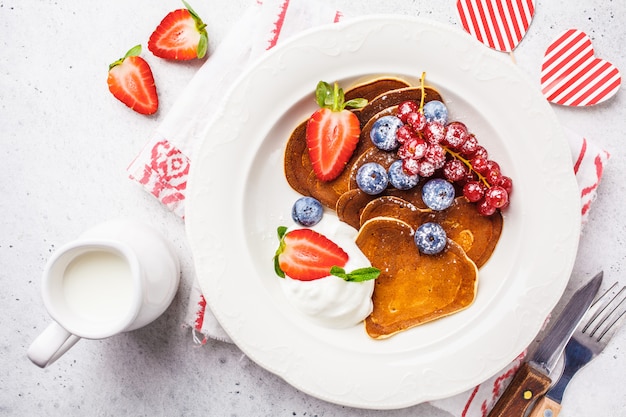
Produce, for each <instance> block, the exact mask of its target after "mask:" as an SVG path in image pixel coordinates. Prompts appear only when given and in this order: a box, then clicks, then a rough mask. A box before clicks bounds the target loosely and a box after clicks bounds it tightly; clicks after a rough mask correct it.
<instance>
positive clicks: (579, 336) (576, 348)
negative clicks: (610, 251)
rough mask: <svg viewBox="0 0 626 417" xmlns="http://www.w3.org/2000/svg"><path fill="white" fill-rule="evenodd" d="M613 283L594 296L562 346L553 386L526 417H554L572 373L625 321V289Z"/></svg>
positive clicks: (587, 361)
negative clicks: (561, 361)
mask: <svg viewBox="0 0 626 417" xmlns="http://www.w3.org/2000/svg"><path fill="white" fill-rule="evenodd" d="M618 289H619V286H618V284H617V282H616V283H615V284H613V285H612V286H611V288H609V289H608V290H606V291H605V292H604V293H603V294H602V295H601V296H600V297H598V298H597V299H596V300H595V301H594V302H593V304H591V307H589V311H587V314H586V315H585V317H584V318H583V320H582V322H581V324H580V325H579V326H578V328H577V329H576V331H575V332H574V334H573V335H572V338H571V339H570V340H569V342H568V343H567V345H566V346H565V351H564V357H565V367H564V368H563V373H562V374H561V377H560V378H559V380H558V381H557V383H556V384H555V385H553V386H552V387H551V388H550V389H549V390H548V392H546V394H545V396H544V397H542V398H541V399H539V400H538V401H537V404H536V405H535V407H534V408H533V410H532V412H531V413H530V415H529V417H556V416H557V415H558V414H559V411H560V410H561V401H562V400H563V394H564V393H565V388H567V384H569V382H570V381H571V379H572V378H573V377H574V375H575V374H576V372H578V371H579V370H580V369H581V368H583V367H584V366H585V365H586V364H588V363H589V362H590V361H591V360H592V359H593V358H595V357H596V356H598V355H599V354H600V353H601V352H602V351H603V350H604V348H605V347H606V345H607V344H608V343H609V341H610V340H611V338H612V337H613V335H614V334H615V333H616V332H617V330H618V329H619V327H620V325H621V324H622V323H623V322H624V319H625V318H626V286H623V287H622V288H621V289H619V290H618Z"/></svg>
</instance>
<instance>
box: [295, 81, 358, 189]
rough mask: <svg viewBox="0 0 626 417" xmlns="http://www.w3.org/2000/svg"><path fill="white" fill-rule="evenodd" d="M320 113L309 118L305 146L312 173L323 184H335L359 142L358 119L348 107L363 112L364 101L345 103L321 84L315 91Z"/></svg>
mask: <svg viewBox="0 0 626 417" xmlns="http://www.w3.org/2000/svg"><path fill="white" fill-rule="evenodd" d="M315 96H316V99H317V103H318V105H319V106H320V109H319V110H317V111H316V112H315V113H313V115H312V116H311V117H310V118H309V120H308V122H307V127H306V143H307V147H308V151H309V159H310V160H311V164H312V166H313V172H315V176H316V177H317V178H318V179H319V180H320V181H332V180H334V179H335V178H337V177H338V176H339V174H341V172H342V171H343V170H344V168H345V166H346V164H347V162H348V160H349V159H350V157H351V156H352V154H353V153H354V149H355V148H356V146H357V144H358V142H359V135H360V134H361V126H360V124H359V119H358V118H357V117H356V115H355V114H354V113H352V112H351V111H350V110H348V109H347V108H346V107H352V108H360V107H363V106H364V105H365V104H367V100H365V99H353V100H349V101H347V102H344V93H343V90H342V89H341V88H339V86H338V84H337V83H335V84H334V86H331V85H330V84H328V83H326V82H324V81H320V82H319V83H318V84H317V88H316V90H315Z"/></svg>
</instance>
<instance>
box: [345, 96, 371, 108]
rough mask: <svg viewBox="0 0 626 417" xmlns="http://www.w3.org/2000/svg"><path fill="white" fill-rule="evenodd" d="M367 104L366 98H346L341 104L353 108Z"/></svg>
mask: <svg viewBox="0 0 626 417" xmlns="http://www.w3.org/2000/svg"><path fill="white" fill-rule="evenodd" d="M366 104H367V99H364V98H353V99H352V100H348V101H346V103H345V104H344V105H343V106H344V107H345V108H348V107H350V108H353V109H361V108H363V107H365V105H366Z"/></svg>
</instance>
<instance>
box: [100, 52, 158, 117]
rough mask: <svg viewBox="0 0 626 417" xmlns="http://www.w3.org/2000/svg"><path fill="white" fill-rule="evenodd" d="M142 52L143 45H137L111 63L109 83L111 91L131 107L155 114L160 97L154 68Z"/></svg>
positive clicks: (140, 111) (143, 112) (141, 111)
mask: <svg viewBox="0 0 626 417" xmlns="http://www.w3.org/2000/svg"><path fill="white" fill-rule="evenodd" d="M140 53H141V45H137V46H135V47H133V48H131V49H130V50H129V51H128V52H127V53H126V55H124V57H123V58H120V59H118V60H117V61H115V62H113V63H112V64H111V65H109V75H108V78H107V84H108V85H109V91H111V93H113V95H114V96H115V97H116V98H117V99H118V100H120V101H121V102H122V103H124V104H126V105H127V106H128V107H130V108H131V109H133V110H135V111H136V112H138V113H141V114H153V113H155V112H156V111H157V109H158V108H159V99H158V96H157V90H156V85H155V84H154V77H153V76H152V70H151V69H150V66H149V65H148V63H147V62H146V61H145V60H144V59H143V58H141V57H140V56H139V54H140Z"/></svg>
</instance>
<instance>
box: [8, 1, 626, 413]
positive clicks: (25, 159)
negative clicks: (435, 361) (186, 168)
mask: <svg viewBox="0 0 626 417" xmlns="http://www.w3.org/2000/svg"><path fill="white" fill-rule="evenodd" d="M249 1H254V0H249ZM326 2H327V3H329V4H333V5H335V6H336V7H338V8H339V9H341V10H344V11H345V14H346V15H356V14H363V13H380V12H385V13H389V12H397V13H401V14H409V15H418V16H422V17H427V18H432V19H435V20H438V21H441V22H444V23H449V24H451V25H457V26H458V25H459V23H458V19H457V16H456V11H455V8H454V5H455V1H453V0H445V1H441V2H432V1H431V2H427V1H415V0H402V1H400V0H396V1H393V2H374V1H372V2H362V1H358V0H326ZM247 4H248V2H247V1H243V0H238V1H218V0H204V1H195V2H192V6H193V7H194V8H195V9H196V11H197V12H198V13H199V14H200V15H201V16H202V17H203V18H204V20H205V22H206V23H207V24H208V30H209V36H210V51H213V50H214V49H215V48H216V47H217V46H218V45H219V43H220V41H221V39H222V38H223V37H224V36H225V34H226V33H227V32H228V29H229V27H230V26H231V25H232V24H233V22H234V21H235V20H236V19H237V17H238V16H239V15H240V14H241V12H242V11H243V10H244V9H245V7H246V6H247ZM390 4H393V6H390ZM435 4H436V5H435ZM179 7H181V4H180V3H179V2H178V1H175V0H170V1H163V0H160V1H156V2H155V1H150V0H136V1H132V2H128V1H122V0H112V1H108V2H85V1H77V0H67V1H63V2H47V1H46V2H44V1H35V0H21V1H17V0H0V45H1V47H2V54H0V144H1V145H2V146H1V148H0V167H1V168H2V169H1V172H2V180H1V181H0V183H1V185H0V190H1V191H2V198H1V199H0V305H1V308H2V316H1V317H2V318H1V326H0V415H9V416H23V415H50V416H74V415H98V416H108V415H111V416H122V415H133V416H140V415H141V416H143V415H185V416H191V415H230V416H252V415H268V416H270V415H271V416H339V415H342V416H357V415H358V416H383V415H384V416H418V415H419V416H423V417H444V416H448V414H447V413H444V412H442V411H440V410H437V409H434V408H433V407H431V406H428V405H418V406H415V407H412V408H410V409H404V410H395V411H384V412H383V411H381V412H377V411H364V410H354V409H349V408H345V407H340V406H336V405H332V404H328V403H325V402H323V401H319V400H317V399H315V398H311V397H309V396H307V395H306V394H303V393H301V392H299V391H297V390H296V389H294V388H292V387H290V386H289V385H288V384H286V383H285V382H283V381H282V380H281V379H280V378H279V377H276V376H274V375H272V374H271V373H269V372H267V371H265V370H263V369H261V368H260V367H258V366H257V365H256V364H254V363H252V362H251V361H250V360H248V359H247V358H246V357H245V356H244V355H242V353H241V352H240V351H239V350H238V349H237V347H235V346H233V345H229V344H225V343H221V342H213V341H209V343H208V344H207V345H205V346H203V347H198V346H196V345H194V344H193V343H192V340H191V336H190V333H189V329H185V328H183V326H182V323H183V320H184V316H185V311H186V307H187V297H188V294H189V290H190V286H191V273H190V272H191V268H192V266H191V265H192V264H191V256H190V253H189V251H188V247H187V243H186V238H185V233H184V227H183V224H182V221H181V220H180V219H178V218H177V217H176V216H174V215H173V214H171V213H169V212H167V211H166V210H164V209H163V208H162V207H161V205H160V204H159V203H158V202H157V201H156V200H155V199H153V198H152V197H151V196H149V195H147V193H145V192H144V191H143V189H141V188H140V187H139V186H138V185H136V184H135V183H133V182H131V181H130V180H129V179H128V178H127V174H126V172H125V169H126V167H127V165H128V164H129V162H130V161H131V160H132V159H133V157H134V156H135V155H136V154H137V153H138V152H139V150H140V149H141V147H142V146H143V144H144V143H145V141H146V140H147V139H148V138H149V136H150V135H151V133H152V132H153V130H154V129H155V128H156V126H157V125H158V123H159V122H160V120H162V119H163V117H164V116H165V114H167V111H168V109H169V108H170V107H171V106H172V104H173V103H174V101H175V99H176V97H177V94H178V93H179V92H180V91H181V89H182V88H183V87H184V86H185V85H186V83H187V82H188V81H189V80H190V79H191V77H192V76H193V74H194V72H195V71H196V70H197V69H198V67H199V63H170V62H165V61H162V60H159V59H156V58H155V57H153V56H150V59H149V62H150V64H151V66H152V70H153V72H154V75H155V77H156V78H157V85H158V88H159V95H160V103H161V104H160V110H159V112H158V113H157V114H156V115H155V116H153V117H145V116H141V115H139V114H136V113H133V112H132V111H130V110H128V109H127V108H126V107H125V106H123V105H122V104H121V103H119V102H117V101H116V100H115V99H114V98H113V97H112V96H111V95H110V94H109V92H108V89H107V85H106V76H107V68H108V64H109V63H111V62H112V61H114V60H115V59H117V58H118V57H120V56H122V55H123V54H124V53H125V52H126V50H128V49H129V48H130V47H131V46H133V45H136V44H138V43H142V44H143V45H144V56H147V55H148V54H149V52H147V49H146V47H145V45H146V43H147V39H148V37H149V35H150V33H151V32H152V30H153V29H154V27H156V25H157V24H158V22H159V21H160V20H161V18H162V17H163V16H164V15H165V14H166V13H167V12H168V11H170V10H173V9H176V8H179ZM624 19H626V3H624V2H623V1H621V0H608V1H607V0H586V1H582V0H577V1H571V0H550V1H538V4H537V13H536V16H535V19H534V21H533V23H532V26H531V30H530V31H529V33H528V34H527V36H526V37H525V38H524V40H523V41H522V43H521V45H520V46H519V47H518V48H517V49H516V51H515V57H516V61H517V63H518V65H519V66H521V67H522V68H523V69H524V70H526V71H527V73H528V74H529V76H530V77H531V78H532V79H534V80H537V83H538V79H539V72H540V65H541V59H542V56H543V51H544V50H545V48H546V47H547V45H548V44H549V42H550V41H551V40H552V39H553V38H554V37H555V36H556V35H557V34H558V33H560V32H561V31H563V30H565V29H569V28H577V29H581V30H583V31H585V32H587V33H588V34H589V35H590V37H591V38H592V41H593V43H594V47H595V49H596V53H597V55H598V56H599V57H602V58H604V59H607V60H610V61H611V62H613V63H614V64H615V65H616V66H617V67H618V68H620V69H621V71H622V74H624V71H626V49H625V48H624V46H623V45H624V44H626V26H624ZM209 59H210V58H209ZM537 88H539V87H537ZM624 97H626V92H625V91H624V87H622V89H621V90H620V91H619V92H618V94H617V96H616V97H614V98H613V99H612V100H610V101H609V102H607V103H605V104H603V105H599V106H597V107H594V108H585V109H569V108H559V107H557V108H555V111H556V113H557V116H558V117H559V118H560V120H561V121H562V122H563V124H564V125H566V126H568V127H570V128H572V129H574V130H575V131H577V132H580V134H582V135H585V136H586V137H588V138H590V139H592V140H593V141H595V142H596V143H597V144H599V145H600V146H602V147H604V148H605V149H607V150H608V151H609V152H610V153H611V155H612V158H611V160H610V161H609V164H608V166H607V169H606V171H605V173H604V180H603V182H602V184H601V186H600V189H599V193H598V198H597V201H596V203H595V205H594V206H593V209H592V212H591V217H590V220H589V223H588V224H587V226H586V228H585V231H584V234H583V237H582V240H581V243H580V249H579V260H578V261H577V263H576V265H575V270H574V275H573V279H572V280H571V283H570V286H569V287H568V290H567V293H566V294H568V293H571V290H572V289H573V288H576V287H578V286H579V284H580V283H581V282H583V281H585V280H586V279H588V278H589V277H590V276H591V275H593V274H594V273H595V272H597V271H598V270H601V269H604V271H605V280H606V282H611V281H613V280H615V279H616V278H617V277H618V276H620V275H622V274H624V273H625V270H624V269H625V268H626V239H624V236H625V235H626V220H625V217H624V212H623V207H624V206H623V204H624V203H623V201H624V195H625V194H626V186H625V184H626V181H625V179H626V162H625V161H626V146H624V145H626V139H625V138H624V132H625V131H626V104H625V99H624ZM536 203H537V204H541V202H536ZM120 216H123V217H130V218H139V219H143V220H145V221H147V222H149V223H150V224H152V225H154V226H155V227H156V228H157V229H159V230H160V231H161V232H162V233H164V234H165V235H166V237H167V238H168V239H169V240H170V241H171V242H172V243H173V244H174V246H175V248H176V250H177V252H178V255H179V256H180V259H181V262H182V280H181V285H180V289H179V292H178V294H177V297H176V298H175V299H174V302H173V304H172V306H171V307H170V308H169V310H168V311H167V312H166V313H165V314H164V315H163V316H162V317H161V318H159V319H158V320H156V321H155V322H154V323H152V324H150V325H148V326H147V327H145V328H143V329H140V330H136V331H133V332H130V333H125V334H122V335H119V336H116V337H113V338H110V339H107V340H102V341H82V342H80V343H79V344H77V345H76V346H75V347H74V348H73V349H72V350H71V351H70V352H69V353H68V354H66V356H64V357H63V358H62V359H60V360H59V361H58V362H57V363H55V364H53V365H52V366H50V367H49V368H46V369H44V370H42V369H39V368H37V367H36V366H34V365H33V364H32V363H30V361H29V360H28V359H27V358H26V349H27V347H28V346H29V345H30V343H31V342H32V340H33V339H34V337H35V336H36V335H37V334H38V333H39V332H41V331H42V330H43V329H44V328H45V326H46V325H47V324H48V323H49V321H50V319H49V317H48V315H47V313H46V311H45V309H44V306H43V303H42V300H41V295H40V289H41V285H40V284H41V272H42V269H43V266H44V264H45V263H46V261H47V259H48V257H49V256H50V255H51V254H52V253H53V252H54V251H55V249H57V248H58V247H59V246H61V245H63V244H65V243H66V242H68V241H70V240H72V239H74V238H75V237H76V236H77V235H79V234H80V233H81V232H82V231H83V230H85V229H86V228H88V227H90V226H92V225H94V224H97V223H100V222H102V221H104V220H107V219H110V218H115V217H120ZM568 295H569V294H568ZM625 371H626V331H624V332H622V333H621V334H620V335H618V336H617V338H616V339H614V341H613V342H612V343H611V344H610V345H609V347H608V348H607V349H606V351H605V352H604V353H603V354H602V356H601V357H600V358H598V359H597V360H595V362H594V363H593V364H592V365H590V366H589V367H588V368H586V369H585V370H583V371H582V372H581V373H580V374H579V376H578V377H577V379H576V380H575V381H574V382H573V383H572V384H571V386H570V387H569V389H568V391H567V393H566V396H565V400H564V409H563V411H562V413H561V416H563V417H582V416H592V415H596V416H600V415H601V416H620V415H622V416H624V415H626V412H625V411H624V410H625V409H626V390H625V389H624V375H625Z"/></svg>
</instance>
